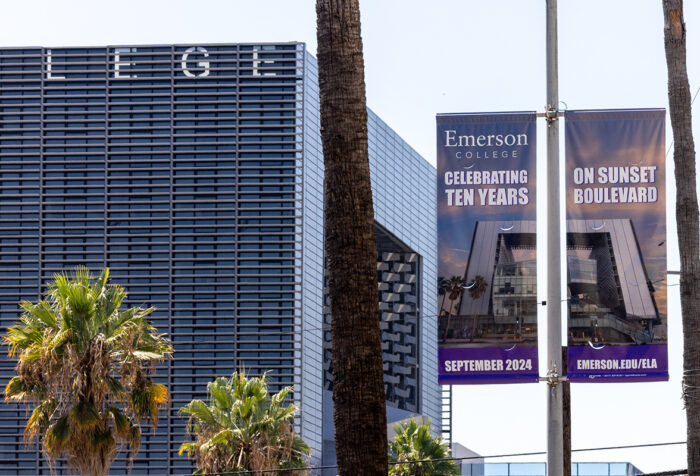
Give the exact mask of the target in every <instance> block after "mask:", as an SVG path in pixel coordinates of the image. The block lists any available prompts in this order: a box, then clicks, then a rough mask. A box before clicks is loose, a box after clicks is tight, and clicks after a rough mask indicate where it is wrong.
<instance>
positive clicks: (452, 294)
mask: <svg viewBox="0 0 700 476" xmlns="http://www.w3.org/2000/svg"><path fill="white" fill-rule="evenodd" d="M445 286H446V292H447V299H449V300H450V305H449V307H448V308H447V325H446V326H445V334H444V335H443V337H442V340H443V341H446V340H447V333H448V332H449V330H450V318H451V317H452V310H453V308H454V305H455V301H456V300H457V299H459V298H461V297H462V295H463V294H464V278H463V277H462V276H452V277H451V278H450V279H449V280H447V283H446V284H445Z"/></svg>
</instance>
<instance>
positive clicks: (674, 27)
mask: <svg viewBox="0 0 700 476" xmlns="http://www.w3.org/2000/svg"><path fill="white" fill-rule="evenodd" d="M663 11H664V45H665V47H666V65H667V67H668V102H669V109H670V115H671V126H672V127H673V139H674V143H675V145H674V149H673V161H674V164H675V174H676V222H677V227H678V248H679V250H680V255H681V314H682V319H683V369H684V372H683V396H684V400H685V409H686V418H687V422H688V425H687V442H688V446H687V447H688V475H689V476H700V392H699V391H698V390H699V389H700V339H698V335H700V247H699V246H698V243H699V232H698V226H699V222H698V200H697V191H696V188H695V145H694V143H693V133H692V121H691V115H690V106H691V99H690V87H689V86H688V71H687V69H686V46H685V23H684V21H683V1H682V0H663Z"/></svg>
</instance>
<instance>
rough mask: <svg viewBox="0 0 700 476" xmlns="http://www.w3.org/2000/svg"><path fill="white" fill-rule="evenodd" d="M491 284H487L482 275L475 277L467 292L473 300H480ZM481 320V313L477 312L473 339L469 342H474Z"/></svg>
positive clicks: (473, 320) (474, 316) (473, 326)
mask: <svg viewBox="0 0 700 476" xmlns="http://www.w3.org/2000/svg"><path fill="white" fill-rule="evenodd" d="M488 285H489V283H487V282H486V280H485V279H484V277H483V276H481V275H476V276H474V279H472V282H471V284H470V285H469V286H468V287H467V290H468V291H469V296H471V298H472V299H473V300H475V301H476V300H477V299H479V298H480V297H481V296H483V295H484V293H485V292H486V288H487V287H488ZM478 319H479V312H478V311H475V312H474V315H473V316H472V332H471V337H470V338H469V341H470V342H471V341H473V340H474V335H475V334H476V328H477V320H478Z"/></svg>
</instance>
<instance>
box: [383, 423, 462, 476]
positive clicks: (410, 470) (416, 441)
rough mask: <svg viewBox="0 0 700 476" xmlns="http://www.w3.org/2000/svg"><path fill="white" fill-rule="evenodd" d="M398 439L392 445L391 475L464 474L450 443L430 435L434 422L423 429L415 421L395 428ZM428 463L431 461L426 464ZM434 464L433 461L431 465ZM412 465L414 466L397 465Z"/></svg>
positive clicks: (430, 475) (445, 475) (390, 446)
mask: <svg viewBox="0 0 700 476" xmlns="http://www.w3.org/2000/svg"><path fill="white" fill-rule="evenodd" d="M394 431H396V436H395V437H394V439H393V440H391V441H390V442H389V461H390V462H391V463H394V464H392V465H391V466H390V469H389V474H390V475H392V476H452V475H458V474H461V473H460V470H459V466H458V465H457V464H456V463H455V462H454V461H451V460H446V458H449V457H450V450H449V448H448V447H447V443H445V442H444V441H443V439H442V438H440V437H435V436H433V435H432V433H431V432H430V422H428V423H427V424H425V425H419V424H418V423H416V420H414V419H413V417H411V419H410V420H409V421H408V422H406V423H402V424H401V425H395V426H394ZM426 460H428V461H426ZM430 460H432V461H430ZM398 461H410V462H412V463H410V464H395V463H396V462H398Z"/></svg>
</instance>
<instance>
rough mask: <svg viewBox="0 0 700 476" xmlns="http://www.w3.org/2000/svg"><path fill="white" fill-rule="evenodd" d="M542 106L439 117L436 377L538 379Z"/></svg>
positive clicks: (459, 380)
mask: <svg viewBox="0 0 700 476" xmlns="http://www.w3.org/2000/svg"><path fill="white" fill-rule="evenodd" d="M535 140H536V129H535V113H501V114H444V115H438V117H437V181H438V183H437V202H438V283H437V284H438V305H439V309H438V316H437V321H438V347H439V350H438V356H439V371H438V375H439V377H438V381H439V383H441V384H471V383H505V382H511V383H513V382H536V381H537V378H538V364H537V261H536V258H537V256H536V224H535V210H536V204H535V162H536V144H535Z"/></svg>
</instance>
